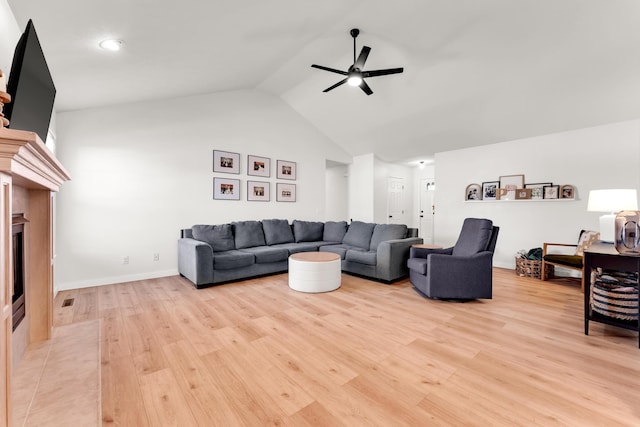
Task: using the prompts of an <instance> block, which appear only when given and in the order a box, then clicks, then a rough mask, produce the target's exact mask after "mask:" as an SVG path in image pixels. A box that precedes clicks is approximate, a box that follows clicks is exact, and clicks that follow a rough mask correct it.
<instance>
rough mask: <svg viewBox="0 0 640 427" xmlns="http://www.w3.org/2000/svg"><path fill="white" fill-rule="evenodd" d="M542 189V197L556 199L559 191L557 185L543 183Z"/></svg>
mask: <svg viewBox="0 0 640 427" xmlns="http://www.w3.org/2000/svg"><path fill="white" fill-rule="evenodd" d="M543 189H544V198H545V199H557V198H558V196H559V193H560V186H559V185H545V186H544V187H543Z"/></svg>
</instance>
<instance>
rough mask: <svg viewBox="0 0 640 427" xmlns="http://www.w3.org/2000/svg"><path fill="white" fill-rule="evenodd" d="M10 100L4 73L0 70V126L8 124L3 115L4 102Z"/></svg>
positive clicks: (6, 102)
mask: <svg viewBox="0 0 640 427" xmlns="http://www.w3.org/2000/svg"><path fill="white" fill-rule="evenodd" d="M10 102H11V95H9V94H8V93H7V82H6V79H5V75H4V74H3V73H2V70H0V128H3V127H7V126H9V120H7V119H6V118H5V117H4V113H3V110H4V104H8V103H10Z"/></svg>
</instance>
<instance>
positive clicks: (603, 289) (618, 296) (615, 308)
mask: <svg viewBox="0 0 640 427" xmlns="http://www.w3.org/2000/svg"><path fill="white" fill-rule="evenodd" d="M598 273H599V274H598ZM598 273H596V274H594V275H592V287H591V298H590V299H591V309H592V310H593V311H595V312H597V313H600V314H602V315H604V316H608V317H613V318H616V319H621V320H629V321H637V320H638V278H637V276H635V275H634V274H628V273H620V272H615V273H614V272H610V271H609V272H602V271H600V272H598Z"/></svg>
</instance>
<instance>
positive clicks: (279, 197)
mask: <svg viewBox="0 0 640 427" xmlns="http://www.w3.org/2000/svg"><path fill="white" fill-rule="evenodd" d="M276 201H277V202H295V201H296V185H295V184H284V183H281V182H278V183H277V184H276Z"/></svg>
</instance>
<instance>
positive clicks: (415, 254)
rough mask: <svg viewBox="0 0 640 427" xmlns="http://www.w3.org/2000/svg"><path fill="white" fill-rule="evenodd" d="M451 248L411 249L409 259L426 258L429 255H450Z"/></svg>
mask: <svg viewBox="0 0 640 427" xmlns="http://www.w3.org/2000/svg"><path fill="white" fill-rule="evenodd" d="M452 253H453V247H450V248H411V250H410V252H409V257H410V258H426V257H427V256H428V255H431V254H444V255H451V254H452Z"/></svg>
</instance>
